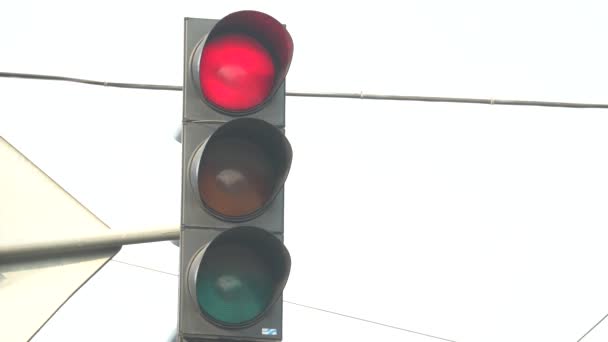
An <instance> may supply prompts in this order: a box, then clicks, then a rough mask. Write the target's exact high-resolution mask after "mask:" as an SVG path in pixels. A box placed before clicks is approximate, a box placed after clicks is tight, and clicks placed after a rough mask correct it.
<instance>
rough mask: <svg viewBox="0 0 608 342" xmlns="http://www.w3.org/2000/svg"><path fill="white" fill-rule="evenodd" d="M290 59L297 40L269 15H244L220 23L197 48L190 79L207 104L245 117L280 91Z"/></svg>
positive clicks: (225, 18) (237, 13)
mask: <svg viewBox="0 0 608 342" xmlns="http://www.w3.org/2000/svg"><path fill="white" fill-rule="evenodd" d="M292 56H293V41H292V39H291V36H290V35H289V32H287V30H286V29H285V27H284V26H283V25H282V24H281V23H279V22H278V21H277V20H276V19H274V18H273V17H271V16H269V15H267V14H265V13H261V12H256V11H241V12H236V13H232V14H230V15H228V16H226V17H224V18H223V19H221V20H220V21H218V23H217V24H216V25H215V26H214V27H213V29H212V30H211V31H210V33H209V34H208V35H207V36H206V37H205V39H203V41H202V42H201V43H200V44H199V46H198V47H197V49H196V51H195V54H194V58H193V60H192V71H193V75H192V76H193V79H194V81H195V82H197V83H198V84H197V85H198V87H199V90H200V92H201V95H202V98H203V100H204V101H205V102H207V103H208V104H209V105H211V106H213V107H215V108H216V109H218V110H221V111H224V112H227V113H229V114H246V113H250V112H253V111H255V110H257V109H259V108H261V107H262V106H263V104H264V103H265V102H266V101H267V100H268V99H270V98H271V97H272V95H273V94H274V93H275V91H276V90H277V89H278V87H279V86H281V84H282V83H283V80H284V79H285V76H286V75H287V71H288V69H289V65H290V63H291V58H292Z"/></svg>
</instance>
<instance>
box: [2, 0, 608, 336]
mask: <svg viewBox="0 0 608 342" xmlns="http://www.w3.org/2000/svg"><path fill="white" fill-rule="evenodd" d="M242 9H257V10H261V11H264V12H267V13H269V14H271V15H273V16H275V17H276V18H277V19H278V20H279V21H281V22H283V23H285V24H287V28H288V30H289V31H290V32H291V34H292V36H293V39H294V43H295V52H294V60H293V63H292V66H291V69H290V72H289V74H288V77H287V89H288V91H334V92H360V91H363V92H366V93H384V94H401V95H427V96H454V97H459V96H460V97H484V98H498V99H535V100H551V101H576V102H602V103H608V91H606V89H607V86H608V81H607V80H608V63H607V62H606V61H608V44H606V40H607V39H606V34H607V33H608V20H606V14H607V13H608V6H607V5H605V1H582V0H579V1H576V2H575V1H568V2H566V1H556V0H553V1H530V0H528V1H519V0H516V1H513V0H512V1H508V2H507V1H468V0H465V1H429V0H418V1H365V2H357V1H348V2H347V1H344V2H340V1H333V2H330V1H323V2H318V3H317V2H314V1H299V2H292V1H215V2H214V1H183V2H178V1H172V2H170V1H165V2H160V1H124V0H123V1H119V0H106V1H103V2H101V1H99V2H90V1H74V2H68V1H26V0H20V1H12V2H8V1H7V2H4V3H2V4H0V71H12V72H25V73H41V74H53V75H63V76H73V77H81V78H90V79H96V80H105V81H117V82H136V83H153V84H171V85H180V84H181V83H182V71H183V65H182V54H183V18H184V17H199V18H220V17H222V16H224V15H226V14H228V13H230V12H233V11H236V10H242ZM181 110H182V99H181V93H180V92H159V91H156V92H155V91H144V90H127V89H109V88H102V87H94V86H87V85H78V84H65V83H58V82H43V81H29V80H16V79H0V135H2V136H3V137H4V138H5V139H7V140H8V141H9V142H10V143H11V144H13V145H14V146H15V147H16V148H18V149H19V150H20V151H21V152H22V153H24V154H25V155H26V156H27V157H29V158H30V159H31V160H32V161H33V162H34V163H35V164H37V165H38V166H39V167H40V168H41V169H42V170H44V171H45V172H46V173H47V174H48V175H49V176H51V177H52V178H53V179H54V180H55V181H57V182H58V183H59V184H60V185H62V186H63V187H64V188H65V189H66V190H67V191H69V192H70V193H71V194H72V195H73V196H75V197H76V198H77V199H78V200H80V201H81V202H82V203H83V204H84V205H85V206H87V207H88V208H89V209H90V210H92V211H93V212H94V213H95V214H96V215H97V216H99V217H100V218H101V219H102V220H103V221H104V222H106V223H107V224H108V225H109V226H110V227H112V228H113V229H133V228H140V227H147V226H151V225H167V224H169V225H170V224H174V225H177V224H179V210H180V182H181V181H180V177H181V175H180V168H181V147H180V146H179V144H177V143H176V142H175V141H174V140H173V138H172V136H173V133H174V131H175V129H176V128H177V127H178V125H179V122H180V120H181ZM606 132H608V110H593V109H589V110H580V109H559V108H557V109H556V108H553V109H552V108H539V107H501V106H488V105H464V104H433V103H413V102H410V103H406V102H386V101H361V100H335V99H303V98H288V102H287V136H288V138H289V139H290V141H291V143H292V146H293V149H294V161H293V166H292V172H291V174H290V177H289V179H288V181H287V184H286V224H285V230H286V233H285V234H286V244H287V246H288V248H289V250H290V252H291V254H292V258H293V267H292V274H291V278H290V280H289V282H288V285H287V288H286V290H285V293H284V297H285V300H288V301H291V302H295V303H301V304H305V305H311V306H315V307H319V308H323V309H327V310H332V311H337V312H340V313H344V314H347V315H352V316H357V317H362V318H365V319H369V320H374V321H378V322H382V323H385V324H389V325H394V326H399V327H403V328H405V329H409V330H413V331H418V332H421V333H424V334H429V335H434V336H438V337H442V338H445V339H449V340H454V341H457V342H485V341H497V342H507V341H509V342H511V341H519V342H525V341H552V342H561V341H564V342H569V341H572V342H574V341H577V340H578V339H579V338H581V337H582V336H583V334H584V333H585V332H586V331H587V330H589V329H590V328H591V327H592V326H593V325H594V324H595V323H596V322H598V321H599V320H600V319H601V318H602V317H603V316H604V315H606V314H607V313H608V290H607V289H608V273H607V272H606V269H607V265H606V264H607V262H608V248H606V246H607V244H608V233H606V229H607V227H608V214H607V212H608V211H607V210H606V208H607V206H608V177H606V175H607V174H608V159H607V153H606V151H607V149H608V134H606ZM0 167H1V165H0ZM177 255H178V253H177V248H176V247H174V246H173V245H171V244H170V243H168V242H163V243H155V244H149V245H141V246H133V247H128V248H126V247H125V248H123V250H122V251H121V252H120V253H119V254H118V255H117V256H116V257H115V259H116V260H118V261H122V262H126V263H130V264H135V265H140V266H144V267H148V268H153V269H157V270H161V271H164V272H168V273H173V274H175V273H177V272H178V260H177ZM176 321H177V277H176V276H174V275H170V274H165V273H160V272H154V271H150V270H146V269H143V268H138V267H134V266H129V265H126V264H124V263H120V262H111V263H109V264H108V265H107V266H106V267H105V268H104V269H103V270H102V271H101V272H100V273H99V274H98V275H96V276H95V277H94V278H93V279H92V280H91V281H90V282H89V283H88V284H87V285H85V286H84V287H83V288H82V289H81V290H80V291H79V293H77V295H76V296H74V297H73V298H72V299H71V300H70V301H69V302H68V303H67V304H66V305H65V306H64V307H63V308H62V309H61V310H60V311H59V312H58V313H57V315H56V316H55V317H54V318H53V319H52V320H51V321H50V323H49V324H48V325H47V326H46V327H45V328H44V329H43V330H42V331H41V333H40V334H39V335H38V336H37V337H36V339H35V340H36V341H80V340H87V341H166V340H167V338H168V337H169V335H170V333H171V329H172V328H173V327H174V326H175V324H176ZM1 324H10V323H6V322H2V323H0V325H1ZM607 339H608V321H606V322H604V324H603V325H601V326H600V327H599V328H597V330H595V331H593V332H592V333H591V334H589V335H588V336H587V337H586V338H585V339H583V341H584V342H595V341H606V340H607ZM284 341H286V342H304V341H319V342H321V341H328V342H329V341H332V342H333V341H353V342H359V341H361V342H363V341H406V342H433V341H439V340H437V339H434V338H430V337H424V336H421V335H416V334H413V333H408V332H404V331H398V330H395V329H390V328H386V327H380V326H375V325H370V324H367V323H364V322H360V321H355V320H352V319H347V318H342V317H338V316H335V315H330V314H327V313H324V312H320V311H314V310H310V309H306V308H302V307H298V306H295V305H293V304H288V303H286V304H285V314H284Z"/></svg>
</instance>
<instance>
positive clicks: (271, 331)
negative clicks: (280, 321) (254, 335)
mask: <svg viewBox="0 0 608 342" xmlns="http://www.w3.org/2000/svg"><path fill="white" fill-rule="evenodd" d="M262 335H266V336H276V335H277V329H274V328H262Z"/></svg>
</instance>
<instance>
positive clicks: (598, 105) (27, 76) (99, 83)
mask: <svg viewBox="0 0 608 342" xmlns="http://www.w3.org/2000/svg"><path fill="white" fill-rule="evenodd" d="M0 77H10V78H22V79H33V80H46V81H64V82H75V83H84V84H90V85H96V86H103V87H115V88H129V89H145V90H167V91H182V89H183V87H181V86H175V85H163V84H141V83H120V82H107V81H94V80H88V79H82V78H74V77H64V76H52V75H39V74H25V73H16V72H0ZM285 95H286V96H292V97H316V98H342V99H360V100H391V101H419V102H448V103H472V104H486V105H506V106H541V107H563V108H600V109H608V104H604V103H579V102H554V101H536V100H501V99H492V98H490V99H484V98H461V97H442V96H406V95H378V94H365V93H363V92H360V93H315V92H286V93H285Z"/></svg>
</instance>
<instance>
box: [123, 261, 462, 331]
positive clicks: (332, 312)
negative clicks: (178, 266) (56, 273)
mask: <svg viewBox="0 0 608 342" xmlns="http://www.w3.org/2000/svg"><path fill="white" fill-rule="evenodd" d="M112 261H113V262H116V263H120V264H125V265H128V266H133V267H138V268H142V269H145V270H148V271H153V272H158V273H162V274H166V275H171V276H175V277H179V274H176V273H171V272H165V271H161V270H157V269H154V268H150V267H146V266H141V265H136V264H132V263H129V262H125V261H122V260H115V259H112ZM283 303H287V304H291V305H296V306H300V307H303V308H307V309H311V310H316V311H321V312H325V313H328V314H332V315H337V316H341V317H345V318H349V319H353V320H357V321H361V322H365V323H369V324H375V325H379V326H382V327H385V328H391V329H395V330H400V331H404V332H409V333H412V334H416V335H422V336H426V337H430V338H435V339H438V340H441V341H447V342H456V341H454V340H448V339H446V338H442V337H438V336H434V335H429V334H425V333H421V332H418V331H415V330H410V329H405V328H401V327H397V326H394V325H390V324H385V323H381V322H377V321H372V320H369V319H365V318H360V317H356V316H351V315H346V314H343V313H339V312H336V311H331V310H327V309H321V308H318V307H315V306H310V305H304V304H300V303H295V302H292V301H288V300H283Z"/></svg>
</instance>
